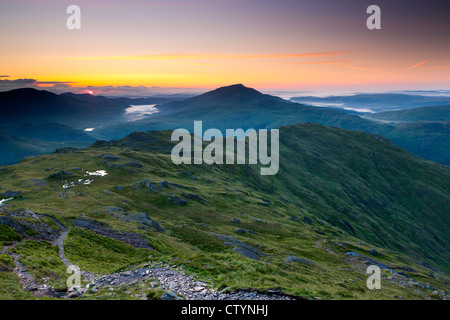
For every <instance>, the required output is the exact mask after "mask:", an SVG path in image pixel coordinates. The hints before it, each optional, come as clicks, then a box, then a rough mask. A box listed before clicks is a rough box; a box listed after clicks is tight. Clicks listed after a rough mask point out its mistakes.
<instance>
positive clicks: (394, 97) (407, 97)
mask: <svg viewBox="0 0 450 320" xmlns="http://www.w3.org/2000/svg"><path fill="white" fill-rule="evenodd" d="M290 100H291V101H294V102H299V103H311V104H312V103H325V104H343V105H344V106H346V107H351V108H355V109H362V108H364V109H372V110H373V111H374V112H383V111H392V110H398V109H412V108H418V107H427V106H439V105H450V97H440V96H420V95H413V94H404V93H364V94H355V95H348V96H329V97H314V96H304V97H292V98H291V99H290Z"/></svg>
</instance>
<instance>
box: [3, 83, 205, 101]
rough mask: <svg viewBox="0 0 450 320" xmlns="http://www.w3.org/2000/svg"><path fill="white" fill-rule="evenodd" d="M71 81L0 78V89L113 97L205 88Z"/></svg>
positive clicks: (178, 92) (200, 91) (184, 92)
mask: <svg viewBox="0 0 450 320" xmlns="http://www.w3.org/2000/svg"><path fill="white" fill-rule="evenodd" d="M75 83H76V82H73V81H38V80H36V79H15V80H0V91H9V90H14V89H19V88H34V89H37V90H47V91H50V92H53V93H56V94H61V93H65V92H73V93H87V92H89V91H93V93H94V94H95V95H105V96H115V97H125V96H126V97H148V96H153V95H164V94H186V93H189V94H190V93H202V92H204V91H206V90H203V89H198V88H195V89H192V88H161V87H155V86H152V87H144V86H135V87H133V86H84V87H81V86H73V85H72V84H75Z"/></svg>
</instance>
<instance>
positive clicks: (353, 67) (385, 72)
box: [335, 63, 392, 74]
mask: <svg viewBox="0 0 450 320" xmlns="http://www.w3.org/2000/svg"><path fill="white" fill-rule="evenodd" d="M335 65H337V66H341V67H344V68H349V69H354V70H361V71H369V72H375V73H384V74H391V73H392V72H388V71H382V70H377V69H370V68H363V67H356V66H350V65H346V64H338V63H337V64H335Z"/></svg>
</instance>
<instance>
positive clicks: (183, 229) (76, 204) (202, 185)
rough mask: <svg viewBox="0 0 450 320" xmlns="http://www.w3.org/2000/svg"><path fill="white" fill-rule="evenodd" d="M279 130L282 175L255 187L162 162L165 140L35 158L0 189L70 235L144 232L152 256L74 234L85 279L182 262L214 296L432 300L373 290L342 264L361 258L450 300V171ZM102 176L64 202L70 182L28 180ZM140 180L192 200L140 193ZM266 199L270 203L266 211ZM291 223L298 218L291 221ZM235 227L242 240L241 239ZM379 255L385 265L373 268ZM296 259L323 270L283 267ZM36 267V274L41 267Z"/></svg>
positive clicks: (234, 169)
mask: <svg viewBox="0 0 450 320" xmlns="http://www.w3.org/2000/svg"><path fill="white" fill-rule="evenodd" d="M281 130H282V131H281V140H282V141H281V142H282V146H281V160H280V163H281V167H280V172H279V173H278V175H276V176H274V177H262V176H260V175H259V168H258V167H255V166H244V165H239V166H238V165H235V166H216V165H213V166H207V165H195V166H194V165H182V166H175V165H173V164H172V162H171V160H170V155H169V154H167V150H170V146H171V143H170V141H168V137H169V132H162V133H158V132H150V133H147V134H142V133H141V134H139V133H136V134H134V135H131V136H130V137H127V138H125V139H123V140H121V141H118V142H115V143H97V144H96V145H94V146H92V147H90V148H88V149H86V150H81V151H78V152H75V153H69V154H59V155H45V156H41V157H39V158H36V159H33V158H30V159H27V160H25V161H23V162H22V163H20V164H17V165H14V166H10V167H8V168H7V170H6V171H3V172H2V173H0V187H1V188H2V190H21V191H23V196H22V197H20V198H17V199H16V200H13V201H10V202H9V203H8V204H12V205H14V206H15V207H18V208H26V209H31V210H34V211H36V212H40V213H48V214H51V215H53V216H55V217H57V218H58V219H60V221H62V222H64V223H65V224H67V225H68V226H70V224H71V222H70V219H69V218H70V217H78V216H82V217H86V218H89V219H96V220H99V221H103V222H105V223H107V224H109V225H111V226H112V227H113V228H114V229H116V230H119V231H127V232H130V231H132V232H137V233H141V234H144V235H145V236H146V237H147V238H148V239H149V243H150V244H151V246H152V247H153V248H154V250H150V251H149V250H144V249H134V248H133V247H131V246H127V245H124V244H122V243H120V242H118V241H116V240H111V239H109V238H104V237H102V236H98V235H94V234H92V233H89V232H86V231H83V230H80V229H77V228H72V229H71V232H70V233H69V237H68V239H67V240H66V255H67V257H68V259H69V260H71V261H72V262H73V263H74V264H77V265H80V266H81V267H82V268H83V269H85V270H88V271H93V272H97V273H108V272H112V271H113V270H115V269H117V268H120V267H121V266H124V265H126V264H128V263H134V262H137V261H140V260H144V259H146V260H148V259H150V260H155V261H166V262H168V263H171V264H173V263H174V261H175V263H176V264H179V265H183V266H184V267H185V268H186V269H187V270H188V271H189V272H192V273H194V274H197V275H200V276H202V277H205V278H209V277H211V278H212V280H213V281H214V283H215V284H216V285H218V286H219V287H232V288H246V287H256V288H259V289H263V290H264V289H268V288H275V287H281V288H283V290H284V291H285V292H287V293H293V294H298V295H302V296H306V297H316V296H319V297H322V298H337V299H354V298H363V299H388V298H393V297H396V296H402V297H405V298H424V297H425V296H430V294H431V293H430V292H428V291H427V290H425V289H424V290H422V289H421V288H418V287H414V286H413V287H411V288H407V287H406V286H402V285H398V284H396V283H393V282H391V281H388V280H386V279H387V278H386V277H387V276H390V275H391V274H390V273H386V272H384V278H383V279H384V280H383V282H382V284H383V290H381V291H370V290H368V289H367V288H366V286H365V281H366V279H367V276H366V275H365V274H364V272H365V267H367V266H365V265H364V264H362V263H358V259H353V258H352V259H349V257H348V256H347V255H346V254H345V253H346V252H348V251H353V252H357V253H360V254H362V255H364V256H368V257H371V258H373V259H376V260H378V261H380V262H382V263H385V264H387V265H389V266H391V267H398V266H402V267H409V268H412V269H414V270H415V272H408V275H409V276H411V277H412V278H413V279H415V280H418V281H421V282H424V283H427V284H432V285H433V286H434V287H437V288H444V289H447V290H448V286H447V285H446V284H445V281H447V279H448V278H447V276H446V275H445V274H448V272H449V271H450V269H449V264H448V262H449V261H450V259H449V251H448V248H447V244H448V243H449V238H448V237H449V236H448V232H446V229H447V226H448V225H449V217H448V208H449V206H450V203H449V201H450V196H449V194H450V190H449V185H448V183H447V182H448V181H449V178H450V170H449V168H448V167H445V166H442V165H439V164H435V163H431V162H427V161H424V160H421V159H418V158H415V157H413V156H412V155H410V154H408V153H407V152H405V151H403V150H402V149H400V148H398V147H395V146H393V145H391V144H390V143H389V142H388V141H387V140H385V139H384V138H381V137H375V136H372V135H368V134H364V133H358V132H350V131H346V130H341V129H335V128H328V127H323V126H320V125H313V124H305V125H295V126H289V127H286V128H282V129H281ZM143 141H146V142H143ZM105 152H107V153H110V154H114V155H117V156H119V157H121V160H118V161H116V163H127V162H129V161H135V162H136V161H137V162H139V163H141V164H142V165H143V167H142V168H134V167H133V168H131V167H125V168H123V169H118V168H115V169H111V168H110V167H109V166H108V165H107V164H105V163H104V160H102V159H101V156H102V155H103V154H104V153H105ZM77 168H78V169H79V170H77ZM99 169H105V170H107V171H108V175H107V176H105V177H96V178H94V180H95V181H94V182H93V183H92V184H90V185H77V186H75V187H72V188H70V189H69V190H66V191H67V192H66V194H65V197H60V196H58V193H59V192H63V190H62V187H61V185H62V183H63V182H64V181H57V180H48V179H47V183H48V185H47V187H41V188H37V187H34V186H33V184H32V183H29V182H28V181H29V180H30V179H41V180H45V179H46V177H48V175H49V174H51V173H55V172H58V171H59V170H67V171H71V172H73V173H74V174H75V176H74V177H73V178H72V179H74V180H76V179H78V178H80V177H82V176H83V172H84V171H85V170H89V171H94V170H99ZM144 179H148V180H150V181H153V182H156V183H157V184H158V185H159V183H160V182H161V181H163V180H166V181H169V182H171V183H177V184H180V185H184V186H185V187H187V189H179V188H176V187H168V188H165V189H159V190H158V192H154V191H151V190H148V189H145V188H136V184H137V183H139V182H140V181H142V180H144ZM116 185H120V186H122V187H123V190H118V189H116V188H114V186H116ZM39 189H40V190H39ZM183 192H188V193H191V194H196V195H198V196H200V197H201V198H202V199H204V202H203V203H202V202H200V201H198V200H195V199H192V200H189V201H188V204H187V205H184V206H179V205H173V204H168V198H169V197H170V196H172V195H178V196H180V197H185V196H184V195H182V193H183ZM268 201H270V203H271V204H270V205H262V203H268ZM105 206H109V207H111V206H116V207H119V208H122V209H124V210H126V211H127V212H128V213H130V216H131V217H132V216H134V214H137V213H139V212H145V213H147V214H148V215H149V216H150V217H151V218H152V219H154V220H155V221H157V222H159V223H160V224H161V226H162V227H163V228H164V229H165V230H166V231H165V232H154V231H146V230H143V229H141V228H140V227H142V225H140V224H139V222H138V221H135V222H133V221H132V222H125V221H124V220H123V219H122V217H120V215H117V214H111V213H109V212H108V211H107V210H106V209H105V208H104V207H105ZM293 215H296V216H298V218H299V220H300V221H299V222H297V221H294V220H292V219H291V216H293ZM303 216H307V217H309V218H310V219H311V222H312V224H309V223H308V222H305V221H304V220H303V219H302V217H303ZM232 218H237V219H239V220H240V221H241V223H235V222H233V221H232ZM257 219H260V220H257ZM238 228H240V229H243V230H247V232H246V233H244V234H241V233H237V232H236V231H237V229H238ZM248 230H251V231H252V233H250V232H248ZM211 233H215V234H222V235H228V236H231V237H233V238H235V239H237V240H240V241H242V242H245V243H247V244H249V245H251V246H252V247H254V248H257V249H258V250H260V251H261V252H263V253H264V254H266V255H267V256H264V257H262V259H261V260H260V261H254V260H251V259H248V258H244V257H242V256H240V255H239V254H238V253H236V252H234V251H233V250H231V247H230V246H227V245H225V244H224V242H223V241H221V240H219V239H217V238H216V237H215V236H214V235H212V234H211ZM371 248H375V249H376V250H378V251H379V252H381V253H382V255H381V256H376V257H373V256H372V255H371V254H370V253H369V250H370V249H371ZM32 255H37V256H39V254H38V253H35V254H32ZM288 256H297V257H300V258H304V259H308V260H310V261H312V262H314V263H315V264H308V263H295V262H283V260H284V259H285V258H286V257H288ZM36 259H37V258H36ZM24 262H25V263H26V260H24ZM425 265H429V266H430V267H426V266H425ZM40 268H41V269H43V270H38V271H39V272H40V273H42V272H44V271H45V270H46V267H45V266H42V265H41V267H40ZM38 269H39V268H38ZM432 269H434V271H433V270H432ZM438 270H440V271H438ZM38 271H36V272H38ZM54 273H55V274H58V272H56V271H55V272H54ZM2 276H6V274H5V275H3V274H2ZM8 277H9V276H8ZM350 279H351V280H350ZM343 280H344V281H343ZM2 281H3V280H2ZM5 281H6V280H5ZM8 281H11V280H8ZM415 290H416V291H415ZM425 293H426V294H427V295H425Z"/></svg>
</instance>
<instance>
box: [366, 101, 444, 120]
mask: <svg viewBox="0 0 450 320" xmlns="http://www.w3.org/2000/svg"><path fill="white" fill-rule="evenodd" d="M366 116H367V117H368V118H371V119H379V120H385V121H440V122H443V121H450V105H446V106H430V107H420V108H413V109H407V110H397V111H386V112H379V113H373V114H369V115H366Z"/></svg>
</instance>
